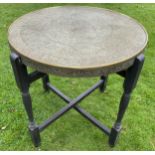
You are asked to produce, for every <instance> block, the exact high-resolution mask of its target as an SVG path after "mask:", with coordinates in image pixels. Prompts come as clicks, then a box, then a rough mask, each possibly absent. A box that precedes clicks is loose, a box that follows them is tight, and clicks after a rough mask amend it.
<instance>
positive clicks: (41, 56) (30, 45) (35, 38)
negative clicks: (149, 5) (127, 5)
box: [8, 6, 148, 76]
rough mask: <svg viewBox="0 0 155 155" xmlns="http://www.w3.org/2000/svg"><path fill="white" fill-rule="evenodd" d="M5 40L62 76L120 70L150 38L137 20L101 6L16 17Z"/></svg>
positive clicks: (46, 69)
mask: <svg viewBox="0 0 155 155" xmlns="http://www.w3.org/2000/svg"><path fill="white" fill-rule="evenodd" d="M8 40H9V44H10V46H11V47H12V49H13V51H14V52H16V53H18V54H19V55H20V56H21V58H22V60H23V62H24V63H25V64H26V65H28V66H31V67H33V68H35V69H37V70H39V71H42V72H46V73H52V74H57V75H63V76H98V75H106V74H109V73H113V72H118V71H121V70H124V69H126V68H128V67H129V66H131V65H132V63H133V61H134V59H135V57H136V56H137V55H139V54H140V53H142V52H143V51H144V48H145V47H146V44H147V41H148V36H147V32H146V31H145V29H144V27H143V26H142V25H141V24H139V23H138V22H137V21H136V20H134V19H132V18H130V17H128V16H126V15H123V14H120V13H117V12H114V11H111V10H108V9H102V8H95V7H84V6H62V7H50V8H44V9H41V10H37V11H34V12H31V13H28V14H26V15H24V16H22V17H20V18H18V19H17V20H15V21H14V22H13V23H12V24H11V26H10V28H9V31H8Z"/></svg>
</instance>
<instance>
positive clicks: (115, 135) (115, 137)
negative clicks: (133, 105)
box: [109, 124, 121, 147]
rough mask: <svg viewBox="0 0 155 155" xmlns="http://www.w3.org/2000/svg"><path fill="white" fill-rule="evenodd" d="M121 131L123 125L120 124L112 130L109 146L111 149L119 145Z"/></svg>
mask: <svg viewBox="0 0 155 155" xmlns="http://www.w3.org/2000/svg"><path fill="white" fill-rule="evenodd" d="M120 131H121V125H120V124H116V125H115V126H114V127H113V128H112V129H111V133H110V136H109V145H110V146H111V147H114V146H115V145H116V143H117V140H118V137H119V134H120Z"/></svg>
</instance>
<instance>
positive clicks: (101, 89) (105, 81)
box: [99, 76, 108, 92]
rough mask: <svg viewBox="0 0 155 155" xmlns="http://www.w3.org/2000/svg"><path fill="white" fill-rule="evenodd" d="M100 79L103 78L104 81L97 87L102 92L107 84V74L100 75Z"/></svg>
mask: <svg viewBox="0 0 155 155" xmlns="http://www.w3.org/2000/svg"><path fill="white" fill-rule="evenodd" d="M101 79H103V80H104V83H103V84H101V86H100V87H99V89H100V92H104V91H105V89H106V86H107V81H108V76H101Z"/></svg>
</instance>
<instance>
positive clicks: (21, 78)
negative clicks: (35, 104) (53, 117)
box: [10, 53, 40, 147]
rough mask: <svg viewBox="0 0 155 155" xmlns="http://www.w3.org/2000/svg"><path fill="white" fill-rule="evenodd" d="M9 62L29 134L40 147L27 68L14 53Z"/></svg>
mask: <svg viewBox="0 0 155 155" xmlns="http://www.w3.org/2000/svg"><path fill="white" fill-rule="evenodd" d="M10 60H11V64H12V68H13V71H14V76H15V79H16V83H17V86H18V88H19V89H20V91H21V94H22V99H23V104H24V107H25V110H26V112H27V115H28V119H29V131H30V133H31V136H32V140H33V142H34V145H35V146H36V147H37V146H39V145H40V133H39V128H38V126H37V125H36V124H35V121H34V117H33V112H32V101H31V96H30V94H29V86H30V81H29V76H28V72H27V68H26V66H25V65H24V64H23V63H22V61H21V59H20V57H19V56H18V55H17V54H15V53H11V56H10Z"/></svg>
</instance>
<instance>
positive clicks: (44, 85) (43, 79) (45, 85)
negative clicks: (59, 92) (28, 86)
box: [42, 75, 49, 91]
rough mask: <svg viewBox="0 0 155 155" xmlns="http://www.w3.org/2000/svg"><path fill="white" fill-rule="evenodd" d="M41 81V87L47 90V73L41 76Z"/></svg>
mask: <svg viewBox="0 0 155 155" xmlns="http://www.w3.org/2000/svg"><path fill="white" fill-rule="evenodd" d="M42 82H43V88H44V90H45V91H48V90H49V88H48V87H47V82H49V77H48V75H45V76H44V77H43V78H42Z"/></svg>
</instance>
